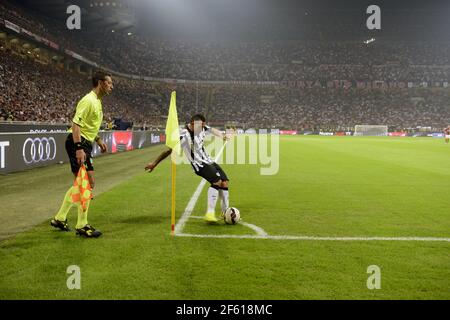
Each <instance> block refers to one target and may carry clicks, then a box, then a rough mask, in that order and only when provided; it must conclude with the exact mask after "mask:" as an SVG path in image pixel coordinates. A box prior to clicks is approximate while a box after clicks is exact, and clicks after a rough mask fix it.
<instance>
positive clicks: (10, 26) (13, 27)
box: [5, 20, 20, 33]
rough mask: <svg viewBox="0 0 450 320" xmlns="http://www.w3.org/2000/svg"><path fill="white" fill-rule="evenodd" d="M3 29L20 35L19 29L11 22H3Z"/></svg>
mask: <svg viewBox="0 0 450 320" xmlns="http://www.w3.org/2000/svg"><path fill="white" fill-rule="evenodd" d="M5 27H6V28H8V29H10V30H13V31H14V32H17V33H20V27H19V26H18V25H17V24H15V23H12V22H11V21H8V20H5Z"/></svg>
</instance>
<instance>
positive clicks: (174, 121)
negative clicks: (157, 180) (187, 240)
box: [166, 91, 180, 236]
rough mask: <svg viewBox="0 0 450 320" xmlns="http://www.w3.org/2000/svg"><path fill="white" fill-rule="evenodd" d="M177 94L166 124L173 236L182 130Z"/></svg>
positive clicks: (173, 231)
mask: <svg viewBox="0 0 450 320" xmlns="http://www.w3.org/2000/svg"><path fill="white" fill-rule="evenodd" d="M176 101H177V94H176V92H175V91H172V95H171V97H170V106H169V115H168V116H167V124H166V146H168V147H169V148H170V149H172V157H171V158H172V221H171V222H172V236H173V235H175V186H176V174H177V171H176V165H175V157H176V155H177V154H179V151H180V129H179V128H178V114H177V102H176Z"/></svg>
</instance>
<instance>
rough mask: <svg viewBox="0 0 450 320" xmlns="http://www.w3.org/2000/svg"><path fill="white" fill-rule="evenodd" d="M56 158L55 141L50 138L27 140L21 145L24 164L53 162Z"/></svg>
mask: <svg viewBox="0 0 450 320" xmlns="http://www.w3.org/2000/svg"><path fill="white" fill-rule="evenodd" d="M55 157H56V141H55V139H54V138H53V137H50V138H34V139H33V138H28V139H27V140H25V143H24V144H23V161H25V163H26V164H32V163H37V162H41V161H42V162H44V161H49V160H53V159H55Z"/></svg>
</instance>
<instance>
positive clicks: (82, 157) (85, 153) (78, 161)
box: [51, 70, 113, 238]
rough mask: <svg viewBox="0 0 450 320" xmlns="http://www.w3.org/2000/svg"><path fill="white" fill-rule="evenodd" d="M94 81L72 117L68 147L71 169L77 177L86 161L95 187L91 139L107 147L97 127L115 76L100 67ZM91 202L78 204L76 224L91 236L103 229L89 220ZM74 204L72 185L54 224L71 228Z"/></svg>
mask: <svg viewBox="0 0 450 320" xmlns="http://www.w3.org/2000/svg"><path fill="white" fill-rule="evenodd" d="M92 85H93V89H92V91H91V92H89V93H88V94H87V95H85V96H84V97H83V98H82V99H81V100H80V101H79V102H78V104H77V108H76V111H75V116H74V118H73V120H72V123H73V124H72V128H71V129H69V135H68V136H67V139H66V151H67V154H68V156H69V160H70V166H71V169H72V173H73V174H74V175H75V177H76V176H77V174H78V170H79V169H80V166H81V165H82V164H83V163H84V165H85V166H86V170H87V173H88V178H89V183H90V185H91V187H92V188H93V187H94V185H95V180H94V167H93V165H92V155H91V153H92V143H93V142H94V141H95V142H96V143H97V144H98V146H99V147H100V149H101V152H102V153H105V152H106V151H107V148H106V144H105V143H104V142H103V141H102V139H101V138H100V137H99V136H98V131H99V130H100V125H101V123H102V120H103V110H102V98H103V97H104V96H106V95H109V94H110V93H111V92H112V89H113V81H112V77H111V75H110V74H108V73H106V72H104V71H101V70H100V71H97V72H95V73H94V75H93V77H92ZM89 204H90V200H89V201H88V202H87V205H86V210H84V211H83V208H82V206H81V205H80V204H78V205H77V206H78V222H77V225H76V227H75V229H76V234H77V235H80V236H84V237H88V238H97V237H99V236H101V235H102V233H101V232H100V231H99V230H95V228H93V227H92V226H91V225H89V224H88V221H87V214H88V210H89ZM72 206H73V202H72V187H70V188H69V190H68V191H67V192H66V195H65V197H64V201H63V203H62V205H61V208H60V209H59V211H58V213H57V214H56V216H55V218H54V219H52V220H51V225H52V226H53V227H55V228H58V229H60V230H63V231H69V230H70V228H69V225H68V224H67V214H68V212H69V211H70V208H71V207H72Z"/></svg>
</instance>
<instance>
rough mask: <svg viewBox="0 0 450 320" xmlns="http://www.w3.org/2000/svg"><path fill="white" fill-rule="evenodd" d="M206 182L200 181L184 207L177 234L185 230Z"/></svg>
mask: <svg viewBox="0 0 450 320" xmlns="http://www.w3.org/2000/svg"><path fill="white" fill-rule="evenodd" d="M227 142H228V141H227ZM227 142H225V143H224V144H223V146H222V148H221V149H220V150H219V152H218V153H217V156H216V158H215V159H214V161H217V159H219V157H220V155H221V154H222V152H223V149H224V148H225V145H226V144H227ZM205 184H206V180H205V179H202V181H200V183H199V184H198V187H197V189H196V190H195V192H194V194H193V195H192V197H191V200H189V203H188V204H187V206H186V209H184V212H183V215H182V216H181V218H180V220H179V221H178V222H177V224H176V225H175V230H174V234H175V235H177V234H178V233H181V231H182V230H183V228H184V225H185V224H186V221H187V219H188V218H189V216H190V215H191V214H192V210H194V207H195V204H196V203H197V200H198V197H200V193H202V190H203V187H204V186H205Z"/></svg>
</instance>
